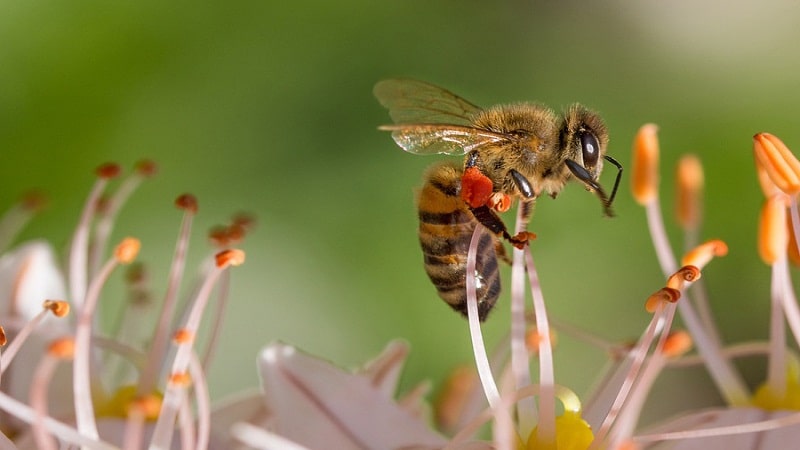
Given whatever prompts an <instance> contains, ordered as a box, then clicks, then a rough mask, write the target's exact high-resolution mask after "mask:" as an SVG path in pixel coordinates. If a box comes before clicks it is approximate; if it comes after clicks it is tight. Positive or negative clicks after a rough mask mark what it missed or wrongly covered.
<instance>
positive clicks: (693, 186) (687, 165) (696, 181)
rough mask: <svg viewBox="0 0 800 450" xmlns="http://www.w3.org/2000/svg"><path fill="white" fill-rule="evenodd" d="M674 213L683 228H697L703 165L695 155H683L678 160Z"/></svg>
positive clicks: (701, 193)
mask: <svg viewBox="0 0 800 450" xmlns="http://www.w3.org/2000/svg"><path fill="white" fill-rule="evenodd" d="M676 178H677V190H678V192H677V202H676V207H677V208H676V209H677V211H676V213H677V216H678V223H680V225H681V226H682V227H683V228H684V229H694V228H697V226H698V224H699V223H700V212H701V208H702V207H701V203H702V195H703V192H702V191H703V165H702V164H701V163H700V159H699V158H698V157H697V156H695V155H685V156H683V157H682V158H681V159H680V161H678V170H677V174H676Z"/></svg>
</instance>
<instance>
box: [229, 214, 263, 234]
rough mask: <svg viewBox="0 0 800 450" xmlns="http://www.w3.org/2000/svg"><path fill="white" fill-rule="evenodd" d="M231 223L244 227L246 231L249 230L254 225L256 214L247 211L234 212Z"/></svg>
mask: <svg viewBox="0 0 800 450" xmlns="http://www.w3.org/2000/svg"><path fill="white" fill-rule="evenodd" d="M231 222H232V224H233V225H236V226H239V227H242V228H244V229H245V230H246V231H250V230H251V229H253V227H255V226H256V222H257V220H256V216H254V215H253V214H250V213H247V212H240V213H236V215H234V216H233V219H232V220H231Z"/></svg>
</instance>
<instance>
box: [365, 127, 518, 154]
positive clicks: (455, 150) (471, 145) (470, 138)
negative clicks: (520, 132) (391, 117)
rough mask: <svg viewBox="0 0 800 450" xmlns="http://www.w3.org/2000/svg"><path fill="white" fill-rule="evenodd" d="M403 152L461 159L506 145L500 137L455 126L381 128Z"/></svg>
mask: <svg viewBox="0 0 800 450" xmlns="http://www.w3.org/2000/svg"><path fill="white" fill-rule="evenodd" d="M380 129H381V130H386V131H391V132H392V138H394V141H395V142H397V145H399V146H400V147H401V148H402V149H403V150H405V151H407V152H409V153H415V154H418V155H432V154H435V153H444V154H447V155H463V154H466V153H469V152H471V151H472V150H475V149H478V148H480V147H483V146H485V145H490V144H495V145H497V144H499V143H501V142H505V141H508V138H507V137H506V136H504V135H502V134H497V133H492V132H491V131H486V130H481V129H479V128H473V127H465V126H459V125H436V124H403V125H384V126H381V127H380Z"/></svg>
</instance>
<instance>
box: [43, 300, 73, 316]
mask: <svg viewBox="0 0 800 450" xmlns="http://www.w3.org/2000/svg"><path fill="white" fill-rule="evenodd" d="M43 307H44V308H45V309H49V310H50V312H52V313H53V315H54V316H56V317H64V316H66V315H67V314H69V303H67V302H65V301H63V300H45V301H44V305H43Z"/></svg>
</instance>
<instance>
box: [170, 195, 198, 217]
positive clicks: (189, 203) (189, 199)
mask: <svg viewBox="0 0 800 450" xmlns="http://www.w3.org/2000/svg"><path fill="white" fill-rule="evenodd" d="M175 206H176V207H178V209H182V210H184V211H187V212H190V213H192V214H196V213H197V208H198V206H197V197H195V196H194V195H192V194H183V195H181V196H180V197H178V198H176V199H175Z"/></svg>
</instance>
